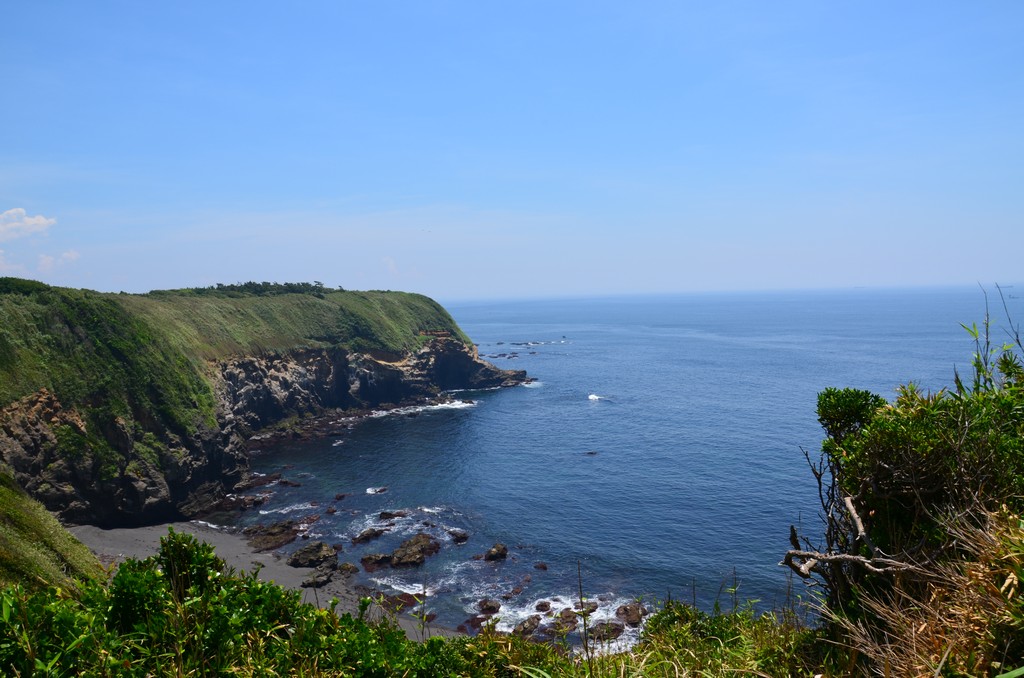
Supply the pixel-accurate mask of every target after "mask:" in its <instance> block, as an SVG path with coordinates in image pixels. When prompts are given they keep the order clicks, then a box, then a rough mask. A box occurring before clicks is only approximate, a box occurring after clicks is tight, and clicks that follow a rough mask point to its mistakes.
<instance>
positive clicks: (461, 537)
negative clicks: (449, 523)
mask: <svg viewBox="0 0 1024 678" xmlns="http://www.w3.org/2000/svg"><path fill="white" fill-rule="evenodd" d="M448 536H450V537H451V538H452V542H454V543H456V544H465V543H466V542H467V541H469V532H466V531H465V530H460V529H457V528H452V529H450V530H448Z"/></svg>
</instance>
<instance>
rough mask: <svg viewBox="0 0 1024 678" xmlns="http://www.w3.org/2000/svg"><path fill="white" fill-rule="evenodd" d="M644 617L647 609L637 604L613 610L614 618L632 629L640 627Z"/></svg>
mask: <svg viewBox="0 0 1024 678" xmlns="http://www.w3.org/2000/svg"><path fill="white" fill-rule="evenodd" d="M645 615H647V608H646V607H644V606H643V604H641V603H638V602H632V603H626V604H625V605H619V607H618V609H616V610H615V616H616V617H618V618H619V619H621V620H622V621H623V622H625V623H626V624H627V625H628V626H631V627H633V628H636V627H637V626H640V622H641V621H642V620H643V618H644V616H645Z"/></svg>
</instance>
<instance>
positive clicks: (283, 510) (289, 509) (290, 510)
mask: <svg viewBox="0 0 1024 678" xmlns="http://www.w3.org/2000/svg"><path fill="white" fill-rule="evenodd" d="M311 508H316V507H315V506H313V505H312V504H311V503H309V502H308V501H307V502H303V503H301V504H292V505H291V506H285V507H283V508H279V509H260V515H261V516H265V515H267V514H268V513H294V512H295V511H306V510H309V509H311Z"/></svg>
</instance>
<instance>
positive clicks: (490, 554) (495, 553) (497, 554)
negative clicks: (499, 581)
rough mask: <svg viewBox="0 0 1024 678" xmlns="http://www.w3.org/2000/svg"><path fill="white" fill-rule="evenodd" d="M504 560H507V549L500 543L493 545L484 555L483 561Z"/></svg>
mask: <svg viewBox="0 0 1024 678" xmlns="http://www.w3.org/2000/svg"><path fill="white" fill-rule="evenodd" d="M506 558H508V547H507V546H505V545H504V544H501V543H498V544H495V545H494V546H492V547H491V548H490V549H489V550H488V551H487V553H485V554H484V560H505V559H506Z"/></svg>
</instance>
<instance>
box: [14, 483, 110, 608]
mask: <svg viewBox="0 0 1024 678" xmlns="http://www.w3.org/2000/svg"><path fill="white" fill-rule="evenodd" d="M101 574H102V568H101V567H100V564H99V562H98V561H97V560H96V558H95V557H94V556H93V555H92V553H91V552H90V551H89V549H88V548H86V547H85V546H83V545H82V543H81V542H80V541H78V540H77V539H75V538H74V537H73V536H72V535H71V533H69V532H68V531H67V530H65V529H64V528H63V527H62V526H61V524H60V523H59V522H57V519H56V518H54V517H53V515H51V514H50V513H49V512H48V511H47V510H46V509H45V508H43V505H42V504H40V503H39V502H37V501H35V500H33V499H31V498H30V497H29V496H28V495H27V494H25V492H24V490H22V489H21V488H20V487H18V484H17V483H16V482H14V479H13V478H12V477H11V476H10V474H8V473H6V472H4V471H0V585H9V584H21V585H22V586H25V587H27V588H29V589H39V588H42V587H44V586H62V587H68V586H73V585H74V582H75V580H82V579H86V580H88V579H94V578H96V577H99V576H100V575H101Z"/></svg>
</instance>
